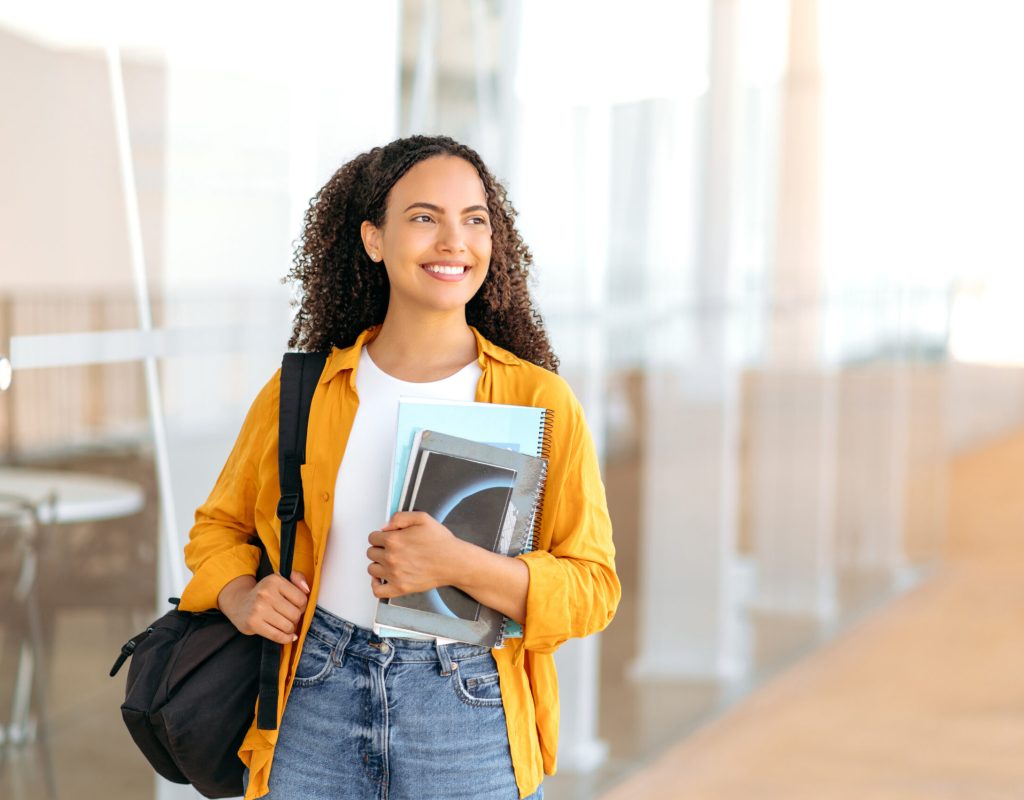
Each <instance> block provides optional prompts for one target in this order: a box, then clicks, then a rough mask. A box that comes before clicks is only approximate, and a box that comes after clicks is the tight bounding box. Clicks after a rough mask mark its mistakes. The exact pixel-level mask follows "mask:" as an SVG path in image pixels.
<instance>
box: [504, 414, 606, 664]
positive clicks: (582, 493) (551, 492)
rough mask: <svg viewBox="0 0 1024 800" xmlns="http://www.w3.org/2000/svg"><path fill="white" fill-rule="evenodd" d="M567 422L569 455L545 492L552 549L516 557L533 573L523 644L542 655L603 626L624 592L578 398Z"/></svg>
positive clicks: (551, 475)
mask: <svg viewBox="0 0 1024 800" xmlns="http://www.w3.org/2000/svg"><path fill="white" fill-rule="evenodd" d="M571 421H572V423H573V424H572V432H571V436H569V437H567V440H568V442H569V447H568V451H567V452H566V453H565V454H564V456H563V457H562V458H559V459H557V461H556V459H554V458H552V459H551V461H552V462H555V463H557V465H558V466H559V469H557V470H552V471H551V472H549V474H548V484H547V487H546V489H545V494H546V496H547V499H548V501H550V503H551V505H550V509H551V510H550V512H549V511H548V507H547V504H545V508H544V512H545V514H548V513H550V514H551V521H550V528H549V530H550V536H551V539H550V545H549V546H548V547H546V548H544V549H539V550H535V551H533V552H531V553H525V554H523V555H520V556H517V557H518V558H519V559H521V560H522V561H524V562H525V563H526V566H527V567H528V568H529V570H530V585H529V589H528V590H527V595H526V619H525V621H524V623H523V640H522V644H521V647H522V648H523V649H525V650H532V651H536V652H541V653H552V652H554V651H555V650H556V649H558V647H559V646H561V644H562V643H563V642H565V641H566V640H568V639H570V638H573V637H579V636H586V635H588V634H591V633H595V632H597V631H600V630H602V629H604V628H605V627H606V626H607V625H608V623H609V622H611V620H612V617H613V616H614V615H615V609H616V608H617V606H618V603H619V598H620V596H621V594H622V588H621V586H620V584H619V579H618V576H617V575H616V572H615V547H614V545H613V543H612V525H611V519H610V517H609V516H608V505H607V501H606V499H605V491H604V484H603V483H602V481H601V471H600V467H599V464H598V460H597V451H596V449H595V447H594V442H593V438H592V437H591V435H590V430H589V429H588V427H587V423H586V420H585V418H584V415H583V409H582V408H581V407H580V405H579V402H578V401H577V400H576V399H575V398H573V407H572V413H571ZM549 463H551V462H549ZM544 523H545V525H544V527H545V528H548V520H547V519H545V520H544Z"/></svg>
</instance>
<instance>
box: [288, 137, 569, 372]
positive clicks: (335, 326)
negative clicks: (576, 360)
mask: <svg viewBox="0 0 1024 800" xmlns="http://www.w3.org/2000/svg"><path fill="white" fill-rule="evenodd" d="M434 156H457V157H458V158H462V159H464V160H466V161H468V162H469V163H470V164H472V165H473V167H475V168H476V171H477V174H478V175H479V176H480V180H481V181H482V182H483V185H484V193H485V195H486V197H487V209H488V211H489V212H490V217H491V263H490V269H489V270H488V272H487V277H486V278H485V279H484V282H483V285H482V286H481V287H480V290H479V291H478V292H477V293H476V294H475V295H474V296H473V298H472V299H471V300H470V301H469V302H468V303H467V304H466V322H467V323H468V324H469V325H472V326H473V327H475V328H476V329H477V330H479V331H480V333H481V334H483V335H484V336H485V337H486V338H487V339H489V340H490V341H492V342H494V343H495V344H496V345H498V346H499V347H503V348H505V349H506V350H508V351H510V352H512V353H515V355H517V356H519V358H521V359H523V360H524V361H530V362H532V363H534V364H537V365H539V366H541V367H544V368H546V369H549V370H551V371H552V372H557V371H558V358H557V357H556V356H555V354H554V353H553V352H552V350H551V344H550V342H549V341H548V335H547V331H546V330H545V328H544V322H543V320H542V319H541V316H540V314H539V313H538V312H537V310H536V309H535V308H534V306H533V301H532V300H531V298H530V292H529V289H528V286H527V280H528V279H529V278H530V266H531V265H532V264H533V256H532V255H531V254H530V251H529V249H528V248H527V246H526V245H525V244H524V243H523V239H522V237H521V236H520V235H519V231H517V230H516V227H515V218H516V211H515V209H514V208H513V207H512V204H511V203H510V202H509V200H508V197H507V195H506V192H505V188H504V187H503V186H502V185H501V184H500V183H499V182H498V181H497V180H496V179H495V177H494V175H492V174H491V172H490V170H489V169H487V166H486V165H485V164H484V162H483V159H481V158H480V156H479V155H478V154H477V153H476V151H475V150H473V149H472V148H469V147H467V146H465V145H463V144H460V143H458V142H456V141H455V140H454V139H451V138H449V137H447V136H409V137H406V138H404V139H396V140H395V141H393V142H391V143H390V144H387V145H385V146H384V147H374V148H373V149H372V150H370V151H368V152H366V153H362V154H361V155H358V156H356V157H355V158H353V159H352V160H351V161H349V162H348V163H346V164H344V165H343V166H342V167H341V168H340V169H339V170H338V171H337V172H335V173H334V175H333V176H332V177H331V179H330V180H329V181H327V184H326V185H325V186H324V187H323V188H322V189H321V190H320V191H319V192H318V193H317V195H316V196H315V197H314V198H313V199H312V200H311V201H310V203H309V209H308V210H307V211H306V216H305V226H304V229H303V233H302V237H301V239H300V240H299V242H298V244H297V246H296V248H295V259H294V266H293V267H292V269H291V270H290V271H289V273H288V275H287V276H285V278H284V279H283V280H282V282H288V281H293V282H297V283H298V284H300V286H301V293H300V297H299V299H298V300H296V301H295V303H294V305H298V308H299V310H298V313H297V314H296V316H295V321H294V324H293V327H292V335H291V338H290V339H289V340H288V346H289V347H293V348H298V349H299V350H303V351H306V352H313V351H319V350H329V349H330V348H331V347H348V346H350V345H352V344H353V343H354V342H355V340H356V337H357V336H358V335H359V334H360V333H361V332H362V331H363V330H365V329H366V328H368V327H370V326H371V325H376V324H379V323H381V322H383V321H384V315H385V312H386V311H387V308H388V298H389V295H390V289H391V286H390V282H389V281H388V277H387V272H386V271H385V270H384V269H383V268H382V267H381V266H380V265H379V264H375V263H374V262H373V261H371V260H370V257H369V256H368V255H367V253H366V249H365V247H364V246H363V240H362V237H361V235H360V227H361V225H362V222H363V221H364V220H369V221H370V222H371V223H373V225H375V226H376V227H378V228H380V227H383V226H384V217H385V212H386V210H387V200H388V195H389V193H390V191H391V187H392V186H394V185H395V183H396V182H397V181H398V180H399V178H401V177H402V176H403V175H404V174H405V173H406V172H408V171H409V169H410V168H411V167H412V166H413V165H414V164H416V163H418V162H420V161H423V160H425V159H428V158H432V157H434Z"/></svg>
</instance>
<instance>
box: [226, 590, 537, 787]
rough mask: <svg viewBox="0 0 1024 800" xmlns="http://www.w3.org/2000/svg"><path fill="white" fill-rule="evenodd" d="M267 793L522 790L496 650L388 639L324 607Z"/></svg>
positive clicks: (302, 661) (299, 673) (308, 643)
mask: <svg viewBox="0 0 1024 800" xmlns="http://www.w3.org/2000/svg"><path fill="white" fill-rule="evenodd" d="M246 778H248V775H246ZM265 797H267V798H269V799H270V800H336V799H337V798H345V800H349V798H351V800H371V799H373V800H413V798H415V800H431V799H432V798H445V800H460V799H461V800H470V798H473V799H474V800H476V799H480V800H483V798H486V800H505V799H506V798H507V800H516V798H518V797H519V791H518V789H517V788H516V781H515V775H514V774H513V772H512V757H511V754H510V751H509V743H508V733H507V731H506V728H505V712H504V710H503V708H502V704H501V687H500V686H499V685H498V670H497V666H496V665H495V663H494V657H493V656H492V655H491V652H490V650H488V649H487V648H484V647H477V646H475V645H468V644H459V643H455V644H448V645H437V644H435V643H434V642H432V641H417V640H409V639H397V638H388V639H382V638H381V637H379V636H376V635H374V634H373V633H372V632H371V631H368V630H366V629H365V628H360V627H357V626H355V625H353V624H352V623H351V622H347V621H345V620H343V619H340V618H339V617H336V616H334V615H333V614H331V613H330V612H328V611H325V610H324V609H322V608H319V607H317V609H316V612H315V614H314V616H313V621H312V624H311V626H310V629H309V633H308V634H307V636H306V639H305V642H304V644H303V649H302V654H301V656H300V658H299V663H298V666H297V668H296V671H295V683H294V685H293V687H292V690H291V694H290V695H289V698H288V703H287V705H286V706H285V712H284V718H283V720H282V722H281V730H280V733H279V735H278V741H277V747H276V749H275V751H274V761H273V765H272V766H271V770H270V794H268V795H266V796H265ZM530 797H531V798H534V799H535V800H540V798H543V789H538V790H537V792H536V793H534V794H533V795H530Z"/></svg>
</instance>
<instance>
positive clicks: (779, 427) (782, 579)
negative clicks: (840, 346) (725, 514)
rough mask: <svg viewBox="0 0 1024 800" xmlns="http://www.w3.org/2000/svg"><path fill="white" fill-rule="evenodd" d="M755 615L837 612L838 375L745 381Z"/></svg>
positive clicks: (779, 370) (784, 373)
mask: <svg viewBox="0 0 1024 800" xmlns="http://www.w3.org/2000/svg"><path fill="white" fill-rule="evenodd" d="M749 385H750V392H751V396H750V398H749V404H748V408H749V409H750V410H749V423H750V430H749V433H748V442H749V456H748V457H749V458H750V461H751V463H750V474H751V481H752V486H751V489H752V491H751V495H752V503H753V509H752V516H753V535H754V542H755V558H756V563H757V578H756V581H757V588H756V590H755V598H754V601H753V607H754V609H755V610H756V611H757V612H762V613H773V614H784V615H786V616H808V617H813V618H816V619H819V620H828V619H831V618H832V617H833V616H834V614H835V605H836V603H835V569H834V563H835V557H834V553H833V549H834V548H833V532H834V530H835V488H836V430H837V426H836V407H837V402H836V394H837V392H836V376H835V374H834V373H831V372H829V371H828V370H825V369H823V368H818V367H814V368H806V369H804V368H799V367H792V368H785V367H781V366H778V367H770V368H768V369H766V370H764V371H762V372H759V373H754V374H753V375H752V376H751V379H750V382H749Z"/></svg>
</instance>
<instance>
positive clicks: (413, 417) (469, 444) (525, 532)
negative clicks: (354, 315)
mask: <svg viewBox="0 0 1024 800" xmlns="http://www.w3.org/2000/svg"><path fill="white" fill-rule="evenodd" d="M553 424H554V418H553V413H552V411H551V410H550V409H544V408H535V407H532V406H515V405H503V404H498V403H475V402H457V401H448V400H432V399H428V398H402V399H401V401H400V404H399V412H398V434H397V437H396V442H395V453H394V460H393V466H392V470H391V489H390V491H389V493H388V496H389V502H388V508H387V517H388V518H390V516H391V515H392V514H393V513H394V512H396V511H398V510H399V509H400V508H402V509H406V508H416V505H415V501H413V505H411V506H409V505H408V504H403V502H402V501H403V499H405V500H407V501H408V500H410V499H411V498H410V497H408V496H407V494H406V493H407V492H412V493H413V494H412V497H415V498H418V499H419V500H420V502H421V504H427V503H436V497H438V496H443V492H441V493H440V494H438V492H439V491H440V490H439V489H438V486H440V487H444V486H445V485H446V483H447V484H452V485H454V486H458V484H459V483H460V481H464V480H465V476H468V475H472V474H473V473H474V471H477V472H478V476H480V477H483V479H485V480H488V481H490V483H491V485H490V487H489V489H488V491H486V492H482V493H481V492H478V493H476V494H475V496H474V497H473V498H472V499H470V498H467V497H463V500H465V502H464V503H461V504H460V505H461V507H459V508H456V507H454V506H451V507H447V508H446V507H444V506H437V507H435V508H434V509H433V512H432V513H431V515H432V516H434V517H435V518H438V516H437V514H438V513H441V514H450V513H455V515H456V516H455V518H454V519H453V520H451V522H452V523H453V524H452V525H449V527H451V528H452V529H453V532H456V534H457V535H459V534H458V530H456V529H461V530H462V531H464V535H463V536H462V538H468V537H469V536H474V537H478V538H479V537H483V538H482V539H481V541H476V540H475V539H471V540H472V541H474V543H475V544H479V545H480V546H487V547H489V549H492V550H494V551H495V552H501V553H505V554H506V555H517V554H519V553H522V552H528V551H530V550H532V549H533V548H534V546H535V544H536V541H537V537H538V535H539V532H540V527H541V509H542V505H543V490H544V476H546V459H547V458H548V456H549V454H550V449H551V427H552V425H553ZM426 431H429V432H430V433H429V435H428V437H427V438H428V442H429V444H428V446H427V447H426V448H423V447H422V446H421V445H422V440H423V437H424V435H425V432H426ZM456 438H457V439H459V440H462V441H463V442H465V443H464V444H460V443H459V442H457V441H454V439H456ZM467 440H468V441H467ZM476 445H489V446H490V448H491V449H490V450H488V449H486V448H484V449H474V447H475V446H476ZM501 451H505V453H504V455H502V453H501ZM421 452H422V453H424V454H426V461H425V462H422V466H421V462H420V461H418V460H417V453H421ZM420 458H422V455H421V456H420ZM431 459H433V461H431ZM459 459H466V460H468V461H470V462H474V463H475V464H477V466H474V467H470V466H468V465H467V464H459V463H457V462H458V460H459ZM541 461H543V462H544V465H543V472H542V474H541V476H540V478H539V480H537V481H536V483H537V485H536V487H535V494H533V495H531V494H530V492H533V491H534V490H533V489H524V488H523V487H524V486H526V487H528V486H529V480H531V478H528V477H527V476H530V475H533V471H535V470H536V469H538V466H537V465H538V464H539V463H540V462H541ZM535 462H536V463H535ZM531 464H532V466H528V465H531ZM480 465H487V468H486V469H484V468H483V467H482V466H480ZM501 469H505V470H511V471H516V470H517V469H518V471H519V473H520V474H521V476H522V477H520V478H519V481H520V488H519V490H518V491H519V494H516V493H515V492H513V491H512V487H513V485H514V484H515V478H514V477H513V476H511V475H509V474H508V473H505V475H504V481H505V484H506V485H505V490H504V492H505V494H504V495H503V494H502V490H501V489H500V488H499V487H500V485H501V480H502V477H501V472H500V470H501ZM496 470H497V471H496ZM424 475H428V476H429V477H428V482H427V484H426V485H424V484H423V476H424ZM437 475H440V476H442V480H441V481H440V483H438V481H437ZM445 475H447V478H445V477H444V476H445ZM459 475H462V476H463V477H461V478H460V477H459ZM415 477H419V478H420V486H419V488H418V489H417V487H416V486H415V485H410V483H409V480H414V479H415ZM407 479H408V480H407ZM524 481H526V483H524ZM420 490H427V493H425V494H422V495H421V494H418V493H417V492H418V491H420ZM524 491H526V492H527V495H528V496H529V497H530V498H531V502H532V504H533V505H532V507H531V508H525V507H524V506H523V502H524V501H523V496H522V495H523V492H524ZM430 492H434V497H435V499H431V494H430ZM448 499H449V505H450V500H451V497H449V498H448ZM501 504H507V505H506V506H505V516H503V517H502V516H501V514H500V513H499V511H500V509H498V506H499V505H501ZM474 506H475V508H474ZM418 510H427V509H426V508H420V509H418ZM469 514H473V515H477V516H478V517H479V519H480V520H481V521H482V524H475V525H472V526H469V525H467V524H465V522H464V521H460V515H462V517H463V518H465V516H466V515H469ZM498 517H501V519H502V523H501V529H500V530H499V529H498V524H497V523H496V522H494V520H496V519H497V518H498ZM485 520H489V521H485ZM442 521H443V520H442ZM470 531H472V533H470ZM484 539H486V541H484ZM446 590H450V591H447V592H446ZM438 591H439V593H447V594H448V599H449V600H450V601H451V603H454V604H455V607H456V608H457V609H461V610H463V611H465V610H466V609H470V610H471V611H472V612H475V613H476V614H477V615H478V618H479V617H481V616H482V617H486V618H487V620H488V626H489V627H490V628H491V629H492V632H493V633H494V634H495V639H494V641H491V640H490V639H489V638H488V637H489V636H490V635H491V634H485V633H481V631H482V627H481V626H480V625H477V626H476V632H475V634H474V635H475V636H476V638H477V639H479V640H481V641H480V642H479V643H486V644H487V646H491V647H500V646H502V642H503V641H504V639H508V638H516V637H520V636H522V627H521V626H520V625H519V623H517V622H515V621H514V620H511V619H508V618H506V617H504V616H502V615H500V614H499V613H498V612H496V611H494V610H493V609H489V608H487V607H486V606H479V604H478V603H476V601H473V600H472V598H468V596H467V595H464V594H462V593H461V592H459V590H457V589H453V588H452V587H443V589H441V590H438ZM453 592H458V595H461V599H463V602H461V603H460V599H456V598H457V595H452V593H453ZM431 599H432V600H433V601H435V602H438V601H440V600H441V598H439V597H434V598H431ZM401 603H403V601H398V603H396V604H392V603H390V602H387V601H382V602H381V603H379V604H378V610H377V618H376V622H377V625H375V630H376V631H377V632H378V633H380V634H381V635H382V636H402V635H408V634H409V631H412V632H413V635H415V634H416V633H417V632H418V633H427V634H430V635H434V636H444V637H446V638H452V639H459V640H460V641H465V640H466V637H467V634H468V633H470V628H471V627H472V626H468V627H467V625H461V626H459V625H456V626H455V627H454V629H453V627H452V625H451V624H447V625H442V626H441V627H443V628H444V629H445V630H446V631H448V632H442V631H436V630H429V631H422V630H420V629H421V628H422V627H423V626H422V625H418V626H410V625H409V624H408V623H409V622H410V620H412V621H415V622H425V621H427V620H426V619H425V618H422V617H418V616H417V614H415V613H413V612H414V611H420V612H422V613H430V612H429V611H427V610H426V609H424V608H418V609H417V608H408V607H405V608H404V609H403V606H402V605H400V604H401ZM444 605H445V606H448V605H449V604H448V603H445V604H444ZM476 606H479V609H476ZM428 608H429V607H428ZM435 608H438V609H440V606H435ZM451 611H452V608H450V607H449V608H447V609H446V610H444V611H442V613H445V614H447V613H449V612H451ZM435 627H436V626H435ZM452 630H455V632H457V633H458V634H459V635H451V631H452Z"/></svg>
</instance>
